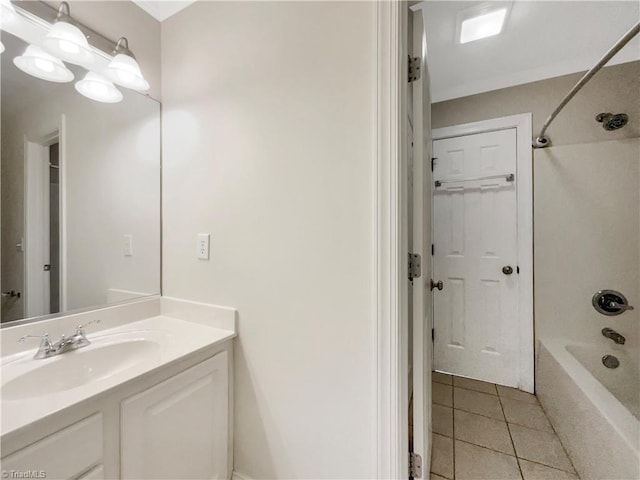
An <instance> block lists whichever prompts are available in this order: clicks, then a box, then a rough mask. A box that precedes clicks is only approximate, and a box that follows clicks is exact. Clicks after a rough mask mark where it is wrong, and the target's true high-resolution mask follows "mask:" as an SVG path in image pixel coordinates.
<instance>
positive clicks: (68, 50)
mask: <svg viewBox="0 0 640 480" xmlns="http://www.w3.org/2000/svg"><path fill="white" fill-rule="evenodd" d="M43 44H44V48H46V49H47V50H48V51H49V52H51V53H52V54H54V55H55V56H56V57H58V58H61V59H62V60H64V61H65V62H69V63H75V64H77V65H91V64H92V63H93V60H94V56H93V52H92V51H91V48H90V47H89V42H88V41H87V37H85V36H84V33H82V31H81V30H80V29H79V28H78V27H76V26H75V25H71V24H70V23H67V22H56V23H54V24H53V25H52V26H51V29H50V30H49V33H47V35H46V37H44V42H43Z"/></svg>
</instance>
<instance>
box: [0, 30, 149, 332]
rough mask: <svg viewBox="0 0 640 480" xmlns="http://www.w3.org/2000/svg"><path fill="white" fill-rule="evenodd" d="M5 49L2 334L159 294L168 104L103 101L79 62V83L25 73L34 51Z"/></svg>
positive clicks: (12, 45)
mask: <svg viewBox="0 0 640 480" xmlns="http://www.w3.org/2000/svg"><path fill="white" fill-rule="evenodd" d="M1 41H2V45H3V46H4V49H5V50H4V52H2V53H1V54H0V59H1V66H0V68H1V70H0V86H1V97H0V100H1V109H2V115H1V125H0V127H1V130H0V135H1V150H0V162H1V163H0V174H1V212H2V215H1V242H2V244H1V245H2V246H1V257H0V268H1V270H0V291H1V292H2V299H1V303H0V309H1V311H0V314H1V320H2V325H3V326H6V325H7V323H8V322H12V321H16V320H21V319H27V318H29V319H33V318H36V319H37V318H39V317H43V316H49V315H51V314H57V313H62V312H68V311H73V310H80V309H87V308H92V307H96V306H102V305H105V304H112V303H116V302H122V301H126V300H130V299H134V298H138V297H142V296H147V295H154V294H158V293H159V292H160V104H159V103H158V102H157V101H155V100H153V99H152V98H150V97H148V96H145V95H142V94H140V93H138V92H135V91H132V90H127V89H120V90H121V92H122V96H123V98H122V100H121V101H119V102H118V103H104V102H102V101H94V100H92V99H91V98H88V97H87V96H84V94H82V95H81V94H80V93H79V87H78V86H77V85H74V84H75V83H76V82H77V81H78V80H81V79H83V78H84V77H85V76H86V75H87V71H86V69H83V68H81V67H79V66H76V65H73V64H70V63H66V64H64V65H63V67H66V68H67V69H68V70H69V71H71V73H72V74H73V75H74V77H75V81H72V82H68V83H56V82H54V81H46V80H42V79H40V78H36V77H34V76H32V75H28V74H25V73H24V71H22V70H21V69H19V68H18V67H17V66H16V62H14V59H15V58H16V57H19V56H21V55H24V54H25V52H26V50H27V47H28V44H27V43H26V42H25V41H24V40H22V39H21V38H18V37H17V36H15V35H13V34H10V33H8V32H6V31H2V35H1ZM0 50H1V49H0ZM35 61H36V62H37V59H36V60H35ZM39 66H40V67H45V70H47V65H45V64H44V63H42V64H41V65H39ZM94 87H95V85H94ZM100 92H101V87H100V85H98V86H97V89H96V88H94V93H100ZM102 93H105V92H102Z"/></svg>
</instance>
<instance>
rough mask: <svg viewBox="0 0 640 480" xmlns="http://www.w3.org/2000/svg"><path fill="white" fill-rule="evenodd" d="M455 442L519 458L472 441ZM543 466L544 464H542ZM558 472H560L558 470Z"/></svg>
mask: <svg viewBox="0 0 640 480" xmlns="http://www.w3.org/2000/svg"><path fill="white" fill-rule="evenodd" d="M454 440H455V441H456V442H462V443H466V444H467V445H473V446H474V447H478V448H482V449H484V450H489V451H490V452H496V453H499V454H501V455H506V456H507V457H511V458H515V459H517V458H518V457H516V456H515V455H511V454H510V453H505V452H501V451H500V450H495V449H493V448H489V447H485V446H484V445H478V444H477V443H473V442H470V441H468V440H461V439H459V438H457V439H454ZM524 460H526V458H525V459H524ZM541 465H542V464H541ZM545 466H546V465H545ZM556 470H558V469H557V468H556Z"/></svg>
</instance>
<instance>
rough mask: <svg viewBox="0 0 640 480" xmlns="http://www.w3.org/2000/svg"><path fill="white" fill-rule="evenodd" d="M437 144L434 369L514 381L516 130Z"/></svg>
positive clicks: (516, 325) (516, 361)
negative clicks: (440, 286)
mask: <svg viewBox="0 0 640 480" xmlns="http://www.w3.org/2000/svg"><path fill="white" fill-rule="evenodd" d="M433 146H434V153H433V156H434V157H435V158H436V160H435V166H434V180H435V181H436V186H435V187H434V190H433V192H434V194H433V215H434V217H433V239H434V259H433V261H434V264H433V275H434V280H435V281H440V280H441V281H442V282H443V284H444V288H443V290H442V291H437V290H434V292H435V294H434V328H435V332H434V335H435V339H434V361H435V368H436V370H439V371H444V372H449V373H453V374H455V375H463V376H467V377H471V378H476V379H479V380H484V381H488V382H492V383H499V384H502V385H508V386H514V387H517V385H518V376H519V353H518V345H519V343H518V342H519V322H518V273H517V264H516V262H517V258H518V256H517V253H518V252H517V199H516V182H515V181H513V179H507V176H508V175H509V174H517V172H516V129H515V128H513V129H506V130H500V131H495V132H488V133H481V134H476V135H466V136H461V137H455V138H449V139H444V140H437V141H434V144H433ZM438 181H440V182H441V183H440V185H439V186H438V185H437V182H438ZM510 269H511V271H512V272H511V273H510Z"/></svg>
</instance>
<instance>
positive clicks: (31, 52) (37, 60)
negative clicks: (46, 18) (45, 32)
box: [13, 45, 73, 83]
mask: <svg viewBox="0 0 640 480" xmlns="http://www.w3.org/2000/svg"><path fill="white" fill-rule="evenodd" d="M13 63H14V65H15V66H16V67H18V68H19V69H20V70H22V71H23V72H24V73H28V74H29V75H31V76H33V77H36V78H40V79H41V80H48V81H50V82H57V83H66V82H70V81H71V80H73V73H72V72H71V70H69V69H68V68H67V67H66V66H65V64H64V63H62V60H60V59H59V58H56V57H54V56H53V55H49V54H48V53H47V52H45V51H44V50H43V49H41V48H40V47H38V46H36V45H29V46H28V47H27V49H26V50H25V52H24V53H23V54H22V55H20V56H19V57H16V58H14V59H13Z"/></svg>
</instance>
